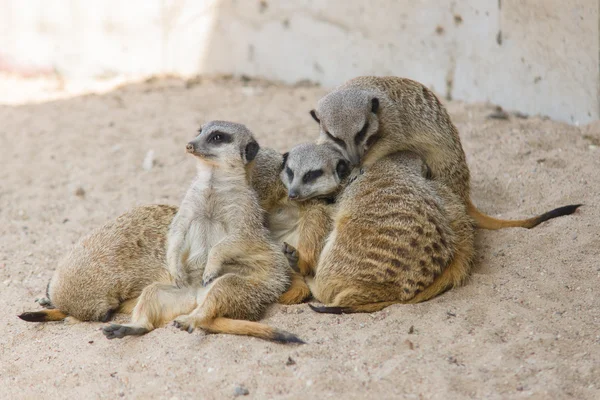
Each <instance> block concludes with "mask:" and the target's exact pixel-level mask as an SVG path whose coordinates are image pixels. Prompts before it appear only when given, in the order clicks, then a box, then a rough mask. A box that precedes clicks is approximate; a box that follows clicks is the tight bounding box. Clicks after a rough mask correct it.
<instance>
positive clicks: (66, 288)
mask: <svg viewBox="0 0 600 400" xmlns="http://www.w3.org/2000/svg"><path fill="white" fill-rule="evenodd" d="M176 212H177V207H172V206H167V205H149V206H142V207H137V208H134V209H132V210H130V211H128V212H126V213H125V214H123V215H121V216H119V217H118V218H117V219H116V220H114V221H111V222H109V223H107V224H105V225H104V226H102V227H100V228H98V229H96V230H94V231H93V232H91V233H90V234H88V235H87V236H85V237H83V238H82V239H81V240H80V241H79V242H78V243H77V244H76V245H75V246H74V247H73V249H72V250H71V251H70V252H69V254H68V255H67V256H66V257H65V258H64V259H62V260H61V261H60V262H59V265H58V267H57V269H56V271H55V272H54V275H53V276H52V278H51V280H50V283H49V284H48V288H47V296H48V299H47V301H48V302H49V303H50V304H45V305H46V306H48V307H52V309H50V310H45V311H40V312H31V313H24V314H22V315H21V316H20V317H21V319H24V320H26V321H31V322H43V321H50V320H61V319H64V318H65V317H67V316H71V317H74V318H76V319H77V320H81V321H106V320H108V319H110V317H111V315H112V313H114V312H116V311H117V310H119V308H120V307H122V306H123V303H124V302H125V301H127V300H133V301H135V299H136V298H137V297H138V296H139V294H140V293H141V291H142V290H143V289H144V287H146V286H147V285H149V284H150V283H152V282H156V281H169V280H170V276H169V274H168V271H167V269H166V262H165V253H166V238H167V231H168V229H169V224H170V223H171V220H172V219H173V217H174V216H175V214H176ZM129 308H133V305H130V307H129ZM126 311H130V310H126Z"/></svg>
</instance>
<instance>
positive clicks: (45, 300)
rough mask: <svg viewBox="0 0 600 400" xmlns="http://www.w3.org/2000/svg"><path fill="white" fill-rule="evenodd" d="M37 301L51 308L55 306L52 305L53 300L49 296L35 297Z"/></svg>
mask: <svg viewBox="0 0 600 400" xmlns="http://www.w3.org/2000/svg"><path fill="white" fill-rule="evenodd" d="M35 302H36V303H38V304H39V305H40V306H42V307H44V308H47V309H50V310H51V309H53V308H54V306H53V305H52V302H51V301H50V299H49V298H47V297H41V298H39V299H35Z"/></svg>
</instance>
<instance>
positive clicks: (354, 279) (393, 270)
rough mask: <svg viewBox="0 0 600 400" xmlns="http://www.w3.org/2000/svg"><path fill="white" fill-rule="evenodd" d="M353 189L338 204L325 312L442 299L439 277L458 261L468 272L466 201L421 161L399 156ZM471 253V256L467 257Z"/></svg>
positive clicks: (323, 280) (327, 256)
mask: <svg viewBox="0 0 600 400" xmlns="http://www.w3.org/2000/svg"><path fill="white" fill-rule="evenodd" d="M363 169H364V172H363V173H362V174H359V175H357V176H356V178H355V179H353V180H352V181H351V183H349V184H348V185H347V186H346V187H345V188H344V190H343V191H342V192H341V194H340V196H339V197H338V199H337V201H336V205H337V211H336V213H335V214H334V228H333V232H332V233H331V235H330V236H329V237H328V238H327V242H326V244H325V247H324V248H323V251H322V253H321V258H320V259H319V263H318V265H317V268H316V273H315V276H314V279H313V280H312V281H309V286H310V289H311V292H312V294H313V296H314V297H315V298H316V299H318V300H319V301H320V302H322V303H324V304H326V306H324V307H315V306H312V305H310V307H311V308H312V309H313V310H315V311H318V312H325V313H342V312H343V313H352V312H373V311H379V310H381V309H383V308H385V307H387V306H389V305H392V304H396V303H417V302H421V301H425V300H428V299H430V298H431V297H434V296H435V295H437V294H439V288H438V287H437V286H436V285H434V283H435V281H436V279H437V278H438V277H439V276H442V274H443V273H444V272H445V271H446V270H447V268H449V266H450V265H452V263H453V262H456V257H457V252H459V249H462V253H461V254H460V257H463V261H464V262H462V263H461V264H460V265H461V266H462V267H463V268H465V269H468V267H469V266H470V261H471V259H472V253H473V237H474V229H473V226H472V221H471V219H470V218H469V217H468V216H467V214H466V210H465V206H464V204H462V201H461V199H460V198H459V197H458V196H457V195H456V194H454V193H453V192H451V191H449V190H447V188H446V187H445V186H444V185H440V184H438V183H437V182H435V181H433V180H428V179H427V174H428V172H429V169H428V168H427V166H426V165H425V164H424V163H423V161H422V159H421V158H420V157H419V156H418V155H416V154H414V153H410V152H399V153H394V154H391V155H388V156H386V157H384V158H383V159H380V160H379V161H377V162H376V163H374V164H372V165H371V166H369V167H363ZM465 249H468V250H469V251H470V253H466V252H465V251H466V250H465Z"/></svg>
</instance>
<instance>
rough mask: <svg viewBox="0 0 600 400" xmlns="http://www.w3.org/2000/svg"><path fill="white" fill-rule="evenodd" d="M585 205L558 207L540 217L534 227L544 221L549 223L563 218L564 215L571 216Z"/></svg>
mask: <svg viewBox="0 0 600 400" xmlns="http://www.w3.org/2000/svg"><path fill="white" fill-rule="evenodd" d="M582 205H583V204H571V205H569V206H564V207H558V208H555V209H554V210H551V211H548V212H547V213H543V214H542V215H540V216H539V217H538V218H537V220H536V221H535V222H536V223H535V225H533V226H532V228H533V227H535V226H538V225H539V224H541V223H542V222H544V221H548V220H549V219H552V218H556V217H562V216H564V215H571V214H573V213H574V212H575V211H576V210H577V209H578V208H579V207H581V206H582Z"/></svg>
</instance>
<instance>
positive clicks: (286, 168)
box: [281, 143, 351, 201]
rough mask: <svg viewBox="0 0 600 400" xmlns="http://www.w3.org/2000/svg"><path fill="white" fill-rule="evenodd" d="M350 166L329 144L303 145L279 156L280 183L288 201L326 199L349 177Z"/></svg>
mask: <svg viewBox="0 0 600 400" xmlns="http://www.w3.org/2000/svg"><path fill="white" fill-rule="evenodd" d="M350 171H351V166H350V163H349V162H348V161H347V160H346V159H345V158H344V156H343V155H342V153H341V152H340V151H338V150H337V149H336V148H335V147H334V146H331V145H330V144H329V143H324V144H314V143H305V144H300V145H298V146H295V147H294V148H292V149H291V150H290V151H289V152H288V153H285V154H284V155H283V164H282V166H281V180H282V181H283V184H284V185H285V187H286V189H287V191H288V196H289V198H290V199H292V200H296V201H302V200H308V199H311V198H316V197H330V196H332V195H334V194H335V193H336V192H337V191H338V190H339V189H340V187H341V184H342V181H343V180H344V179H346V177H347V176H348V175H349V174H350Z"/></svg>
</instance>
